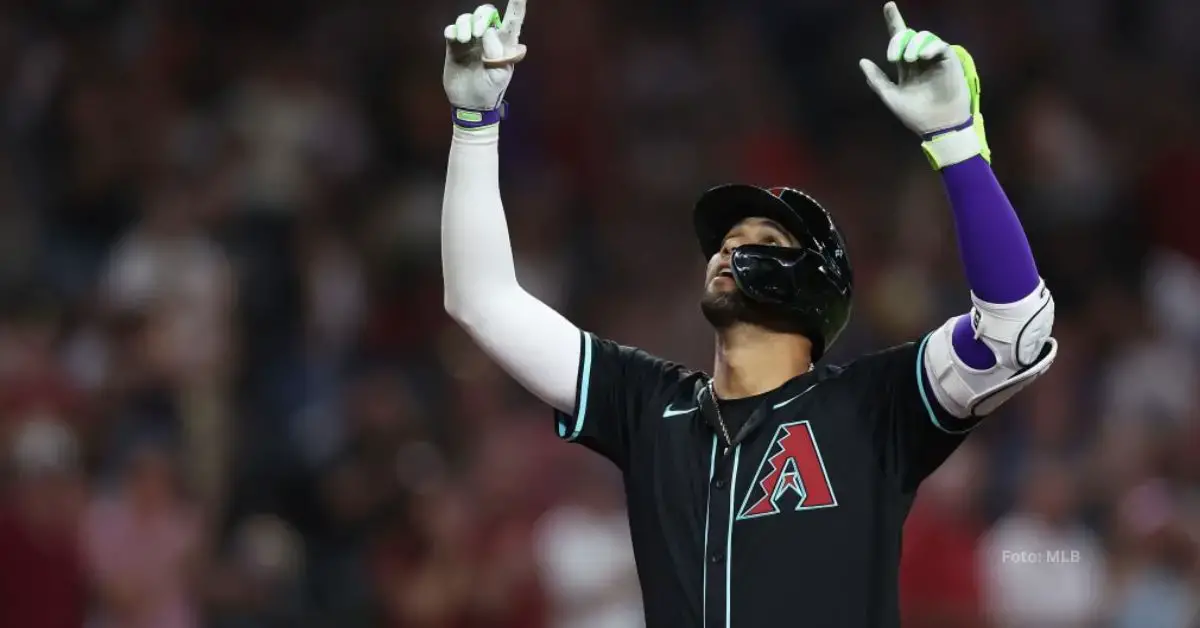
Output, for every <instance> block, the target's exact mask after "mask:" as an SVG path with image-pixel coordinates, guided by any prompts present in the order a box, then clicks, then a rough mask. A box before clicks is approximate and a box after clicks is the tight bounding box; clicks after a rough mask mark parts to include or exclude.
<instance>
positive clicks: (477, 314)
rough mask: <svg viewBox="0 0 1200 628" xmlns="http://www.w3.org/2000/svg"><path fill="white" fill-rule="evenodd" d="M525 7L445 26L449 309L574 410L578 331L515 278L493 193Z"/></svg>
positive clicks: (536, 390)
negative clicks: (449, 111)
mask: <svg viewBox="0 0 1200 628" xmlns="http://www.w3.org/2000/svg"><path fill="white" fill-rule="evenodd" d="M524 15H525V0H512V1H511V2H510V3H509V6H508V8H507V9H506V15H505V16H504V20H503V21H501V20H500V16H499V13H498V12H497V11H496V9H494V8H492V7H491V6H483V7H480V8H479V9H477V10H476V11H475V13H474V14H471V15H464V16H462V17H460V18H459V19H458V21H457V22H455V23H454V24H453V25H451V26H449V27H447V28H446V33H445V35H446V40H447V53H446V66H445V71H444V74H443V82H444V84H445V88H446V94H447V96H448V97H449V98H450V102H451V104H452V105H453V107H454V109H453V120H454V139H453V142H452V144H451V146H450V160H449V164H448V166H447V168H446V192H445V197H444V198H443V202H442V272H443V281H444V286H445V292H446V295H445V303H446V312H448V313H449V314H450V316H452V317H453V318H454V320H455V321H457V322H458V323H459V324H460V325H462V327H463V329H465V330H466V331H467V333H468V334H470V335H471V337H472V338H473V339H474V340H475V342H476V343H478V345H479V346H480V347H481V348H482V349H483V350H484V351H485V352H487V354H488V355H489V356H491V358H492V359H494V360H495V361H496V362H497V363H498V364H500V366H501V367H503V368H504V370H505V371H507V372H508V373H509V374H510V375H511V376H512V377H513V378H515V379H516V380H517V381H518V382H519V383H520V384H521V385H522V386H524V387H525V388H526V389H527V390H529V391H530V392H531V393H533V394H534V395H536V396H537V397H539V398H540V399H542V401H544V402H546V403H547V404H549V405H551V406H553V407H554V408H556V409H558V410H561V411H563V412H571V411H572V410H573V408H574V406H575V397H576V392H577V383H576V382H577V374H578V369H579V358H580V352H581V349H580V347H581V342H580V331H579V329H578V328H577V327H576V326H575V325H573V324H572V323H571V322H570V321H568V320H567V319H565V318H563V316H562V315H560V314H559V313H558V312H556V311H554V310H553V309H552V308H550V307H549V306H547V305H546V304H545V303H542V302H541V301H539V300H538V299H536V298H534V297H533V296H532V295H530V294H529V293H528V292H526V291H525V290H524V289H523V288H522V287H521V286H520V284H518V283H517V276H516V270H515V267H514V265H513V255H512V244H511V243H510V241H509V236H508V224H507V222H506V220H505V217H504V206H503V204H502V203H501V201H500V179H499V163H500V158H499V153H498V150H497V148H498V145H499V139H500V118H501V115H502V111H501V106H502V99H503V97H504V91H505V89H506V88H507V87H508V83H509V80H510V79H511V78H512V72H513V66H514V64H515V63H516V62H517V61H519V60H520V59H521V57H522V56H523V55H524V47H523V46H521V45H520V44H519V43H518V39H519V37H520V30H521V22H522V20H523V19H524ZM485 58H486V59H487V60H486V61H485Z"/></svg>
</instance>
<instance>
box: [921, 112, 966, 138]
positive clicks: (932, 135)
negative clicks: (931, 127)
mask: <svg viewBox="0 0 1200 628" xmlns="http://www.w3.org/2000/svg"><path fill="white" fill-rule="evenodd" d="M974 124H975V116H971V117H969V118H967V121H966V122H963V123H962V124H957V125H955V126H952V127H950V128H947V129H942V130H940V131H934V132H933V133H926V134H925V135H923V136H922V137H921V139H923V140H925V141H929V140H931V139H933V138H935V137H937V136H939V135H945V134H947V133H953V132H954V131H961V130H963V129H969V128H971V126H973V125H974Z"/></svg>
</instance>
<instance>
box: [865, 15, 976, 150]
mask: <svg viewBox="0 0 1200 628" xmlns="http://www.w3.org/2000/svg"><path fill="white" fill-rule="evenodd" d="M883 16H884V20H885V21H886V22H887V27H888V32H889V34H890V35H891V40H890V41H889V42H888V49H887V58H888V61H890V62H892V63H894V64H896V68H897V71H898V77H899V80H897V81H895V82H893V81H892V80H891V78H889V77H888V75H887V74H886V73H884V71H883V70H881V69H879V66H877V65H875V63H874V62H872V61H870V60H868V59H862V60H861V61H859V67H860V68H862V71H863V74H864V75H865V76H866V77H867V83H868V84H869V85H870V86H871V89H873V90H874V91H875V93H876V94H878V95H879V98H880V99H881V100H882V101H883V103H884V104H885V105H887V107H888V109H891V110H892V113H894V114H896V117H897V118H899V119H900V121H901V122H903V123H904V124H905V126H907V127H908V128H910V129H912V130H913V131H914V132H915V133H917V134H918V135H920V136H921V138H922V140H924V141H923V142H922V144H921V148H922V149H923V150H924V151H925V156H926V157H928V158H929V163H930V164H931V165H932V166H933V167H934V169H936V170H941V169H942V168H945V167H946V166H950V165H953V164H956V163H960V162H963V161H966V160H968V159H970V158H972V157H974V156H976V155H982V156H983V158H984V159H986V160H987V161H988V162H989V163H990V162H991V160H992V152H991V149H990V148H988V143H987V136H986V134H985V133H984V127H983V114H981V113H980V111H979V91H980V90H979V74H978V72H977V71H976V69H975V61H974V60H973V59H972V58H971V55H970V54H969V53H968V52H967V51H966V49H965V48H963V47H962V46H951V45H950V44H947V43H946V42H944V41H942V39H941V38H939V37H938V36H937V35H934V34H933V33H930V32H929V31H920V32H918V31H914V30H913V29H911V28H908V26H906V25H905V23H904V18H902V17H901V16H900V10H899V9H898V8H896V3H894V2H889V3H887V4H886V5H884V7H883Z"/></svg>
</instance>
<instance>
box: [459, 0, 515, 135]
mask: <svg viewBox="0 0 1200 628" xmlns="http://www.w3.org/2000/svg"><path fill="white" fill-rule="evenodd" d="M524 21H525V0H510V1H509V3H508V7H507V8H506V9H505V11H504V17H503V19H502V18H501V17H500V12H499V11H497V10H496V7H494V6H492V5H490V4H485V5H482V6H480V7H479V8H478V9H475V12H474V13H464V14H462V15H460V16H458V20H456V21H455V22H454V23H453V24H451V25H449V26H447V27H446V31H445V36H446V65H445V68H444V69H443V71H442V86H443V87H445V89H446V96H447V97H448V98H449V99H450V104H451V105H453V106H454V123H455V124H456V125H458V126H460V127H463V128H468V129H473V128H482V127H486V126H491V125H494V124H497V123H499V122H500V120H501V118H503V117H504V110H503V109H504V108H503V107H502V104H503V101H504V92H505V91H507V90H508V83H509V81H511V80H512V75H513V67H514V66H515V65H516V64H517V62H519V61H520V60H521V59H524V58H525V46H524V45H522V44H521V43H520V42H519V39H520V37H521V24H522V23H523V22H524Z"/></svg>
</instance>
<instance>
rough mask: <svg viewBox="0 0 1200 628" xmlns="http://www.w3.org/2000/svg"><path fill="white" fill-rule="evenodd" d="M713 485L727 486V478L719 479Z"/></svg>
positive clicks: (718, 486)
mask: <svg viewBox="0 0 1200 628" xmlns="http://www.w3.org/2000/svg"><path fill="white" fill-rule="evenodd" d="M713 486H715V487H717V488H725V480H717V481H716V482H714V483H713Z"/></svg>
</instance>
